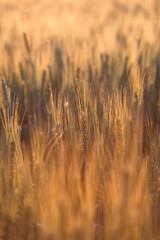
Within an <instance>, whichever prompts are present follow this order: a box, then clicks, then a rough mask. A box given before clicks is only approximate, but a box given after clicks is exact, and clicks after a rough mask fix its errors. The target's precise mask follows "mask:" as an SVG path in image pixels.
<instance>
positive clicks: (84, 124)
mask: <svg viewBox="0 0 160 240" xmlns="http://www.w3.org/2000/svg"><path fill="white" fill-rule="evenodd" d="M81 129H82V145H83V157H84V179H85V184H86V187H87V143H88V139H87V136H88V133H87V119H86V115H85V113H84V112H82V114H81ZM82 174H83V173H82Z"/></svg>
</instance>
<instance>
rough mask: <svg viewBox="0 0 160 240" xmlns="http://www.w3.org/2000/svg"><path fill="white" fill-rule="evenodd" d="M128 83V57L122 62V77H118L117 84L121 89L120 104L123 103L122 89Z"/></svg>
mask: <svg viewBox="0 0 160 240" xmlns="http://www.w3.org/2000/svg"><path fill="white" fill-rule="evenodd" d="M127 82H128V56H127V57H126V58H125V62H124V67H123V72H122V75H121V77H120V82H119V87H120V89H121V91H122V92H121V94H122V104H123V101H124V87H126V85H127Z"/></svg>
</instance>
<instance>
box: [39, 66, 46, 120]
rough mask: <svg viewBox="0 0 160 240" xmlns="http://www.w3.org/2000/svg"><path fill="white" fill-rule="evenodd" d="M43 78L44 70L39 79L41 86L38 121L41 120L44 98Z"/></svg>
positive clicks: (44, 77) (44, 76) (44, 75)
mask: <svg viewBox="0 0 160 240" xmlns="http://www.w3.org/2000/svg"><path fill="white" fill-rule="evenodd" d="M45 80H46V71H45V70H43V74H42V80H41V88H40V96H39V121H41V117H42V116H41V114H42V104H43V98H44V92H45V91H44V87H45Z"/></svg>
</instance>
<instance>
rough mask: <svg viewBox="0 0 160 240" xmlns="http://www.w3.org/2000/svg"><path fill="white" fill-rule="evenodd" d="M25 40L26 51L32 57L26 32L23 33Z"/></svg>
mask: <svg viewBox="0 0 160 240" xmlns="http://www.w3.org/2000/svg"><path fill="white" fill-rule="evenodd" d="M23 39H24V44H25V47H26V51H27V53H28V56H29V57H31V49H30V46H29V42H28V38H27V34H26V33H25V32H24V33H23Z"/></svg>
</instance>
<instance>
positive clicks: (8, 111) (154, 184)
mask: <svg viewBox="0 0 160 240" xmlns="http://www.w3.org/2000/svg"><path fill="white" fill-rule="evenodd" d="M92 37H94V31H93V32H92ZM117 38H118V41H119V42H120V46H121V48H120V50H117V53H116V54H107V52H102V53H101V54H99V52H97V51H96V45H95V46H94V45H91V47H89V48H87V47H86V46H88V45H87V43H85V44H84V43H83V40H77V41H76V43H75V45H74V46H73V51H71V54H68V51H67V48H66V47H65V43H64V42H63V41H59V40H57V39H51V40H50V42H49V52H50V53H51V54H50V55H49V56H48V55H47V56H48V58H47V56H46V55H45V54H46V51H47V50H46V46H45V47H44V49H43V48H42V49H41V50H40V51H38V52H34V53H33V51H32V43H31V41H30V38H29V36H28V34H26V33H24V34H23V36H22V39H23V45H22V48H23V50H22V51H23V54H22V55H21V58H17V59H18V60H17V59H16V52H15V50H14V48H13V47H12V46H10V45H9V44H6V45H5V50H4V51H3V54H4V55H3V56H5V57H4V59H5V60H4V61H3V63H2V64H1V66H0V239H4V240H65V239H66V240H67V239H75V240H122V239H123V240H132V239H133V240H142V239H144V240H151V239H159V238H158V236H160V197H159V190H160V188H159V187H160V186H159V185H160V172H159V167H160V166H159V156H160V141H159V136H160V54H159V51H158V50H155V51H152V49H154V47H153V46H152V45H149V44H147V43H143V39H138V40H137V42H136V43H135V49H136V54H135V55H136V57H135V59H134V61H133V60H132V59H131V58H130V56H129V55H126V54H125V53H126V52H125V50H124V49H125V48H127V46H126V41H125V38H124V37H123V36H121V35H117ZM74 51H75V52H74ZM81 51H82V52H86V51H87V54H86V55H87V61H83V53H82V54H80V52H81ZM77 54H79V55H80V56H81V59H82V61H80V60H77V58H78V57H77ZM79 55H78V56H79ZM45 61H46V62H47V64H43V63H44V62H45ZM84 62H85V64H84ZM44 65H45V67H42V66H44Z"/></svg>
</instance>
